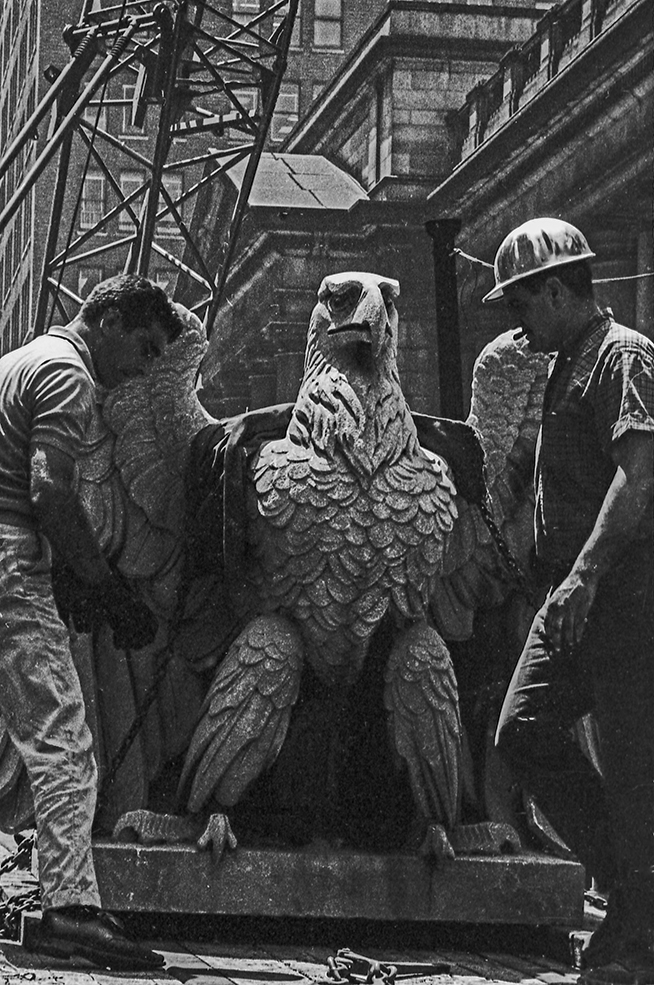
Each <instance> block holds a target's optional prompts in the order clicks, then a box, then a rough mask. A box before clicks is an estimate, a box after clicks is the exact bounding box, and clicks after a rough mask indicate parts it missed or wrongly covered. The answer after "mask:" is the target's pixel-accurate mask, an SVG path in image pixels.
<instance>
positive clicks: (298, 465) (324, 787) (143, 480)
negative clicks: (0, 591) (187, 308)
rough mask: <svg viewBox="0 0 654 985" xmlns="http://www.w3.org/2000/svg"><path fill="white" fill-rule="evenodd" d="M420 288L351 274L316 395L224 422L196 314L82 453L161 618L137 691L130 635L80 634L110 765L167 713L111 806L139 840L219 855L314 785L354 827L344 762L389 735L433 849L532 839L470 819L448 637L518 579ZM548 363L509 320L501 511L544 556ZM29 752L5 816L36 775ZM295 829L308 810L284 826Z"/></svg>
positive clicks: (313, 374)
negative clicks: (201, 369) (539, 464)
mask: <svg viewBox="0 0 654 985" xmlns="http://www.w3.org/2000/svg"><path fill="white" fill-rule="evenodd" d="M398 295H399V285H398V283H397V281H395V280H393V279H391V278H385V277H381V276H378V275H375V274H372V273H365V272H364V273H357V272H355V273H352V272H347V273H339V274H335V275H332V276H328V277H325V279H324V280H323V282H322V284H321V286H320V289H319V292H318V303H317V304H316V306H315V308H314V310H313V313H312V315H311V319H310V324H309V330H308V339H307V349H306V357H305V367H304V375H303V378H302V381H301V384H300V389H299V393H298V396H297V399H296V401H295V402H294V404H293V405H292V406H288V407H281V408H275V409H273V410H271V411H269V412H253V413H252V414H245V415H242V416H240V417H239V418H236V419H232V420H230V421H226V422H217V421H215V420H213V419H211V418H210V416H209V415H208V414H207V412H206V411H205V410H204V408H203V407H202V406H201V404H200V402H199V400H198V398H197V394H196V393H195V389H194V386H193V383H192V380H193V378H194V375H195V371H196V369H197V366H198V364H199V362H200V359H201V357H202V353H203V351H204V346H205V344H206V343H205V342H204V340H203V339H202V333H201V327H200V325H199V322H198V320H197V319H196V318H195V317H194V316H191V315H190V314H189V313H187V318H186V321H187V332H186V333H185V335H184V337H183V338H182V339H180V340H178V341H177V342H175V343H173V344H172V345H171V346H169V347H168V349H167V351H166V352H165V353H164V356H163V357H162V359H161V360H160V361H159V362H160V364H161V365H160V366H158V367H155V368H153V370H152V371H151V372H150V373H149V374H148V377H147V378H146V379H145V380H135V381H130V382H129V383H128V384H125V386H124V387H121V388H119V390H118V391H116V392H115V394H114V395H112V397H111V398H110V400H109V402H108V404H107V406H106V408H105V420H106V422H107V430H108V438H107V444H106V447H105V452H104V458H103V459H102V462H101V461H100V459H99V458H98V456H97V454H96V456H95V458H94V457H93V456H92V455H91V456H90V458H89V462H88V463H87V465H86V467H82V468H81V474H82V479H83V481H82V487H83V489H84V490H85V503H86V505H87V509H88V510H89V514H90V516H91V517H92V521H93V522H94V525H95V527H96V529H102V530H103V531H104V534H103V536H104V542H105V543H106V545H107V551H108V552H110V553H111V556H112V558H113V559H114V560H116V561H117V564H118V566H119V568H120V569H121V570H122V571H123V573H124V574H125V575H126V576H127V577H128V578H129V579H130V581H131V583H132V584H133V585H134V586H135V587H137V588H138V589H139V590H140V591H141V592H142V594H143V596H144V598H146V600H147V601H148V603H149V604H150V605H151V607H152V608H153V610H154V611H155V613H156V614H157V615H158V617H159V620H160V632H159V636H158V639H157V640H156V641H155V643H154V644H153V646H152V647H151V648H149V650H146V651H144V654H143V656H135V657H133V658H132V659H130V655H129V654H127V655H125V654H119V655H118V656H119V657H121V658H122V660H123V662H122V663H121V664H119V666H120V667H123V668H124V671H123V673H122V674H121V673H118V675H117V677H118V679H119V681H120V683H119V684H118V685H117V684H116V680H112V681H110V680H109V677H110V673H109V671H108V670H107V669H105V671H104V672H103V670H102V668H103V667H104V668H109V667H114V665H115V661H116V657H117V655H116V653H115V652H113V651H112V645H111V640H110V634H108V633H107V632H104V633H103V632H102V631H99V632H98V631H96V632H95V634H94V637H93V639H92V641H90V642H88V641H83V640H82V641H81V642H80V641H79V640H78V642H77V646H78V648H79V649H80V650H82V651H83V650H84V647H85V646H86V647H87V648H88V647H89V646H90V647H91V648H92V649H93V652H94V664H95V670H94V671H93V674H95V675H96V676H97V675H98V674H100V675H101V676H102V675H103V673H104V677H103V683H104V686H103V687H102V688H101V689H100V690H99V691H98V688H97V681H96V688H95V705H94V707H95V714H96V729H95V734H96V736H97V735H99V736H100V738H99V739H97V740H96V741H97V744H98V755H99V757H100V759H101V761H103V762H105V764H106V763H107V760H108V759H110V758H111V755H110V754H109V750H112V751H113V752H114V753H115V751H116V747H117V746H119V745H120V741H119V740H118V738H117V737H116V735H113V734H112V735H110V734H109V733H111V732H112V729H113V730H114V731H116V720H115V718H116V708H117V706H120V707H121V708H127V709H128V710H129V712H130V713H131V715H132V717H134V715H137V716H138V714H139V709H141V715H140V718H141V723H140V724H141V731H140V734H139V735H138V736H137V737H136V738H135V740H134V741H133V742H132V745H131V747H130V748H129V749H128V750H127V752H126V753H125V750H124V749H123V753H124V758H125V766H127V765H129V763H130V761H131V763H132V767H131V769H126V768H124V769H123V772H124V773H126V775H127V778H128V779H127V781H123V783H122V787H121V786H120V783H119V788H120V790H121V793H120V795H119V796H118V795H115V796H114V802H115V803H114V808H113V811H109V815H108V816H109V817H110V818H111V823H112V824H113V821H114V820H115V819H116V817H117V815H118V814H119V813H120V814H121V816H120V817H119V819H118V820H117V823H116V825H115V834H116V836H117V837H130V838H137V839H140V840H142V841H144V842H146V843H152V842H155V841H175V840H179V839H183V838H192V839H194V840H195V839H197V840H198V843H199V844H201V845H202V846H206V845H207V844H210V843H211V844H212V845H213V848H214V853H215V855H216V856H217V857H219V856H220V854H221V852H222V851H223V849H224V848H225V846H228V845H231V846H234V845H235V844H236V839H235V837H234V833H233V831H232V828H231V824H232V822H233V823H234V827H235V830H236V833H237V834H238V836H239V838H240V837H241V833H240V830H239V827H238V824H239V819H240V818H243V824H244V825H245V826H246V827H247V824H248V823H250V824H252V820H253V818H258V819H259V821H258V822H257V823H259V824H260V822H261V815H262V814H265V813H266V810H267V809H268V808H269V806H270V805H271V804H273V805H274V806H273V807H272V808H271V810H272V811H275V810H278V809H280V804H281V805H282V808H281V809H280V813H281V816H282V817H283V818H287V817H288V813H286V814H285V813H284V809H287V810H290V812H291V813H292V812H293V808H294V805H301V804H302V803H303V798H307V812H306V813H307V815H308V816H310V817H311V819H312V820H311V822H310V823H309V825H308V829H307V832H306V835H307V837H306V840H310V839H311V838H312V837H314V838H315V837H323V836H324V837H326V838H328V839H329V840H330V841H331V842H336V843H338V841H337V839H338V837H339V836H341V835H342V832H343V830H345V831H347V824H345V827H344V828H343V825H339V823H338V816H339V815H341V814H342V813H343V807H344V805H346V803H347V801H346V800H344V799H343V797H342V789H343V784H344V780H343V763H344V762H345V763H346V764H350V765H351V764H352V763H353V762H356V761H357V759H358V758H360V757H359V753H360V748H361V745H360V744H361V741H362V739H365V740H366V741H367V744H368V759H367V761H366V762H367V766H366V767H365V770H369V771H370V772H369V775H370V776H371V777H374V783H375V784H376V787H377V789H378V793H379V798H380V802H381V804H382V805H383V803H384V801H385V798H386V797H392V796H393V790H394V789H396V790H402V791H403V792H405V793H406V797H405V800H406V803H408V804H409V807H408V808H407V807H406V803H405V805H404V808H403V813H401V817H402V821H403V824H404V823H405V827H406V830H405V832H404V833H405V835H406V840H407V842H408V843H410V844H411V845H413V846H414V847H415V848H416V849H418V850H420V851H421V852H423V853H426V854H429V855H432V856H435V857H437V858H443V857H452V856H453V855H454V854H455V852H467V851H473V852H481V851H490V852H497V851H499V850H501V848H502V847H503V846H506V845H509V846H511V847H513V848H514V849H515V848H519V846H520V840H519V837H518V835H517V834H516V833H515V832H514V831H513V830H512V829H511V828H510V827H509V826H508V825H507V824H504V823H502V824H500V823H497V822H494V821H492V820H491V821H488V820H486V821H482V822H476V823H472V824H462V823H461V802H462V797H464V796H465V789H464V788H465V785H466V776H467V775H469V773H470V769H469V762H468V761H469V759H470V750H469V748H468V745H467V742H466V735H465V730H464V728H463V727H462V723H461V715H460V708H459V699H458V693H457V678H456V673H455V666H454V663H453V658H452V654H451V652H450V648H449V647H448V645H447V644H446V642H445V641H446V640H447V641H448V642H449V641H452V640H454V641H456V640H464V639H466V638H468V637H469V636H470V635H471V633H472V629H473V622H474V618H475V611H476V610H477V609H478V608H479V607H482V606H490V605H495V604H497V603H499V602H501V601H502V600H503V599H504V598H506V596H507V595H508V594H509V593H510V591H511V585H512V574H511V572H507V570H506V568H505V566H503V564H502V562H501V559H498V555H497V550H496V547H495V544H494V542H493V539H492V538H491V536H490V534H489V531H488V527H487V526H486V524H485V523H484V521H483V519H482V515H481V511H480V509H479V504H480V502H481V500H482V499H483V495H482V494H481V493H480V492H479V481H478V476H477V472H479V475H481V472H480V462H481V458H480V457H479V448H478V443H477V439H476V438H475V435H474V433H473V430H472V428H470V427H469V426H466V425H464V424H463V423H462V422H451V425H452V428H451V429H450V430H448V431H447V433H446V434H443V433H442V432H441V429H440V424H439V422H438V421H437V420H435V419H430V418H424V417H421V415H414V414H412V413H411V411H410V409H409V407H408V405H407V402H406V399H405V397H404V395H403V392H402V388H401V385H400V380H399V375H398V369H397V347H398V313H397V310H396V307H395V301H396V299H397V297H398ZM539 359H540V357H539ZM505 365H508V367H509V370H508V379H511V372H512V371H513V373H514V378H513V380H512V382H509V383H508V384H505V391H504V392H503V393H499V392H498V389H497V387H498V382H497V380H498V378H499V379H502V378H505V379H506V378H507V377H502V373H499V374H495V372H494V368H495V369H496V368H497V367H498V366H500V367H503V366H505ZM489 366H490V367H491V370H490V371H489V368H488V367H489ZM180 367H181V371H180ZM545 377H546V360H545V361H539V360H537V361H536V363H534V361H533V357H532V356H531V354H528V353H527V350H526V348H525V347H524V346H523V345H521V344H520V343H516V342H515V341H513V339H512V338H510V337H509V336H508V334H507V336H505V337H500V340H497V341H496V342H494V343H491V345H490V346H489V347H487V350H485V351H484V352H483V353H482V354H481V356H480V358H479V360H478V362H477V366H476V370H475V382H474V383H473V402H472V409H471V418H470V423H471V424H474V426H475V428H476V429H477V431H478V434H479V437H480V440H481V445H482V446H483V448H484V451H485V452H486V458H487V463H488V477H489V494H490V499H491V501H492V505H493V510H494V513H495V515H496V519H497V522H498V525H499V527H500V528H501V530H502V533H503V534H504V536H505V538H506V539H507V540H508V542H509V543H510V545H511V547H512V549H513V550H514V552H515V553H516V554H517V555H518V557H519V559H520V560H521V561H522V562H523V563H524V564H527V563H528V557H529V550H530V546H531V532H530V525H531V520H530V513H531V509H532V503H531V501H530V490H529V481H528V479H527V478H526V476H527V475H528V473H529V470H530V468H531V463H532V462H533V448H534V444H535V437H536V431H537V426H538V420H539V415H540V403H539V401H540V400H542V389H543V387H544V381H545ZM518 380H519V381H520V384H519V386H518V388H517V389H516V385H517V381H518ZM475 386H476V390H475ZM520 387H521V389H520ZM489 394H491V395H490V397H489V396H488V395H489ZM493 394H494V395H493ZM441 423H442V422H441ZM462 445H464V446H465V450H464V451H462V447H461V446H462ZM109 452H110V453H109ZM468 459H469V460H470V461H472V462H473V465H472V467H469V465H468ZM470 490H472V493H471V492H470ZM88 662H89V661H88V659H87V661H86V666H88ZM98 668H99V669H98ZM112 673H113V672H112ZM153 683H154V684H155V685H156V688H157V694H156V700H154V701H153V702H152V703H151V704H150V705H149V707H148V708H146V709H145V712H144V711H143V698H144V695H145V694H146V693H151V691H152V687H153ZM121 688H122V690H121ZM380 720H381V721H383V729H382V730H380V725H379V722H380ZM361 723H363V724H361ZM368 724H370V734H372V735H374V740H373V742H372V746H373V748H370V746H371V742H370V736H367V737H366V735H365V733H366V730H367V728H368ZM125 731H126V729H125V727H122V729H118V732H120V734H121V735H122V737H123V738H124V735H125ZM6 746H7V743H6V742H5V746H4V747H2V746H0V809H1V807H2V798H3V796H5V795H6V794H7V793H8V792H9V790H10V789H12V784H13V789H15V784H16V776H17V774H16V764H15V763H14V762H13V761H11V757H9V759H7V765H6V766H5V765H3V760H2V749H4V755H5V757H6V756H7V754H8V750H7V748H6ZM123 746H124V743H123ZM382 746H384V747H385V749H384V751H383V752H382ZM385 757H386V758H385ZM378 760H379V762H382V763H383V764H384V765H383V768H381V769H380V767H379V763H378ZM10 767H11V769H10ZM12 769H13V772H12ZM3 777H4V778H5V780H6V784H5V787H4V788H3V786H2V780H3ZM171 778H173V779H174V781H175V787H176V789H171V786H170V781H171ZM112 779H113V780H114V782H115V779H116V778H115V776H114V777H113V778H112ZM365 782H366V781H365V772H364V774H363V779H362V771H361V768H360V767H359V772H358V774H357V783H363V784H364V785H365ZM266 785H267V786H266ZM306 790H309V794H306ZM271 791H272V794H271ZM317 804H318V805H319V808H318V809H316V807H317ZM289 805H290V807H289ZM119 809H120V810H119ZM173 811H175V813H174V814H173V813H172V812H173ZM345 812H346V808H345ZM380 813H382V814H383V813H384V810H383V806H382V809H381V810H380ZM330 815H331V817H330ZM273 827H274V826H273ZM254 828H255V829H256V823H255V824H254ZM263 828H264V829H265V824H264V825H263ZM257 830H258V829H257ZM284 830H285V821H284V820H282V822H281V823H280V824H278V825H277V827H276V828H274V833H275V836H276V837H278V836H279V835H280V833H281V835H282V837H283V833H284ZM266 833H267V834H268V835H270V831H269V830H268V831H266Z"/></svg>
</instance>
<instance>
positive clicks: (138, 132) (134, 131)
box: [123, 86, 145, 137]
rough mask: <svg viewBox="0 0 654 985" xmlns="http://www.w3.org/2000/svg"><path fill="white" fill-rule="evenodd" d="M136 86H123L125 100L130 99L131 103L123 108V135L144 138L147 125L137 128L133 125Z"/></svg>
mask: <svg viewBox="0 0 654 985" xmlns="http://www.w3.org/2000/svg"><path fill="white" fill-rule="evenodd" d="M135 89H136V86H123V99H128V100H129V103H128V104H127V105H125V106H123V133H124V134H125V135H126V136H128V137H144V136H145V125H143V126H142V127H135V126H133V124H132V99H133V98H134V90H135Z"/></svg>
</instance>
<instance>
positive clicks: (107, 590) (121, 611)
mask: <svg viewBox="0 0 654 985" xmlns="http://www.w3.org/2000/svg"><path fill="white" fill-rule="evenodd" d="M96 592H97V599H98V602H99V604H100V606H101V607H102V610H103V612H104V615H105V618H106V620H107V622H108V623H109V625H110V626H111V628H112V629H113V631H114V646H115V647H116V648H117V649H118V650H140V649H141V648H142V647H144V646H147V645H148V644H149V643H152V642H153V640H154V638H155V636H156V635H157V627H158V622H157V619H156V616H155V615H154V613H153V612H152V610H151V609H149V608H148V606H147V605H146V604H145V602H143V601H142V599H140V598H139V597H138V595H137V594H136V592H134V590H133V589H132V588H131V587H130V585H129V583H128V582H127V581H126V579H125V578H124V577H123V576H122V575H121V574H120V572H118V571H116V570H115V569H114V570H113V571H112V573H111V576H110V577H109V578H107V580H106V581H104V582H102V583H101V584H100V585H98V587H97V589H96Z"/></svg>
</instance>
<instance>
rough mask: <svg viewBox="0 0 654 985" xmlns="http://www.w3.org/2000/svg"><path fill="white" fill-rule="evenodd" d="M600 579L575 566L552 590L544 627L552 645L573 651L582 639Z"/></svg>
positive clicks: (560, 651)
mask: <svg viewBox="0 0 654 985" xmlns="http://www.w3.org/2000/svg"><path fill="white" fill-rule="evenodd" d="M597 583H598V579H597V578H596V577H593V576H589V575H584V576H582V575H579V574H577V573H575V571H574V569H573V570H572V571H571V572H570V574H569V575H568V576H567V578H565V580H564V581H562V582H561V584H560V585H559V586H558V588H555V589H553V590H552V592H551V593H550V595H548V597H547V599H546V601H545V605H544V607H543V608H544V615H545V619H544V628H545V634H546V636H547V639H548V640H549V642H550V643H551V645H552V648H553V649H554V650H556V651H557V652H559V653H566V652H570V651H571V650H572V649H573V647H575V646H577V644H579V643H580V642H581V638H582V636H583V635H584V630H585V629H586V622H587V620H588V613H589V612H590V609H591V606H592V604H593V601H594V599H595V595H596V593H597Z"/></svg>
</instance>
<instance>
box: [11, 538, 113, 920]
mask: <svg viewBox="0 0 654 985" xmlns="http://www.w3.org/2000/svg"><path fill="white" fill-rule="evenodd" d="M50 568H51V555H50V548H49V544H48V542H47V540H45V538H43V537H41V536H40V535H39V534H38V533H36V532H34V531H31V530H26V529H23V528H20V527H14V526H9V525H7V524H0V709H1V710H2V714H3V716H4V719H5V723H6V726H7V731H8V733H9V735H10V736H11V739H12V740H13V742H14V745H15V746H16V748H17V750H18V752H19V753H20V755H21V756H22V758H23V761H24V763H25V766H26V768H27V773H28V776H29V779H30V783H31V787H32V795H33V797H34V807H35V818H36V833H37V845H38V855H39V882H40V884H41V897H42V906H43V908H44V909H48V908H51V907H60V906H70V905H71V904H88V905H92V906H99V905H100V897H99V895H98V888H97V883H96V878H95V870H94V867H93V857H92V854H91V827H92V824H93V817H94V813H95V801H96V789H97V768H96V764H95V759H94V756H93V750H92V740H91V733H90V731H89V728H88V726H87V724H86V720H85V716H84V700H83V698H82V691H81V687H80V682H79V677H78V674H77V671H76V669H75V666H74V664H73V659H72V656H71V652H70V647H69V643H68V632H67V630H66V628H65V626H64V625H63V623H62V622H61V620H60V619H59V616H58V614H57V608H56V606H55V602H54V597H53V594H52V581H51V576H50Z"/></svg>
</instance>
